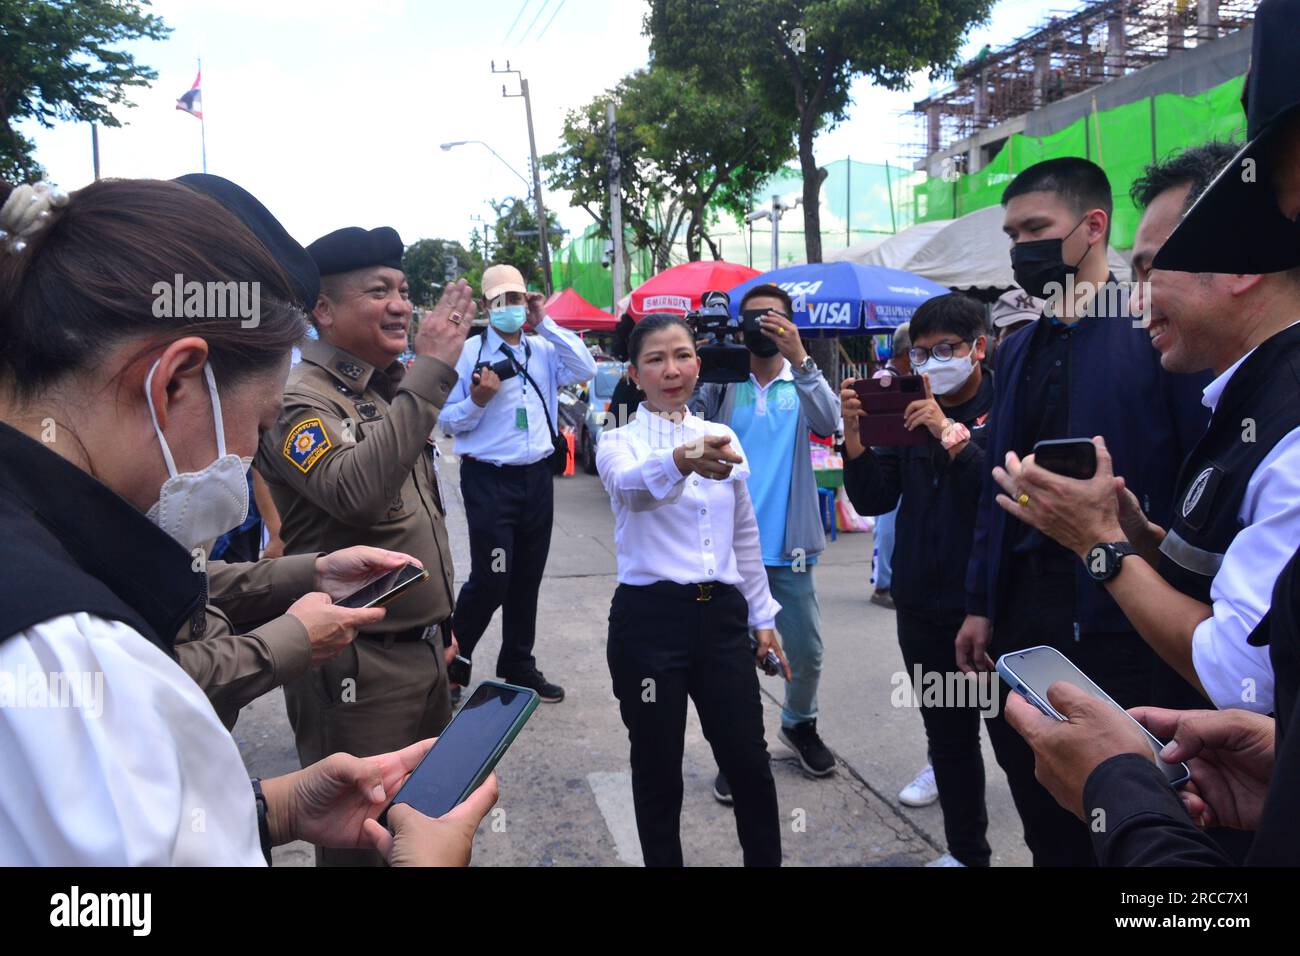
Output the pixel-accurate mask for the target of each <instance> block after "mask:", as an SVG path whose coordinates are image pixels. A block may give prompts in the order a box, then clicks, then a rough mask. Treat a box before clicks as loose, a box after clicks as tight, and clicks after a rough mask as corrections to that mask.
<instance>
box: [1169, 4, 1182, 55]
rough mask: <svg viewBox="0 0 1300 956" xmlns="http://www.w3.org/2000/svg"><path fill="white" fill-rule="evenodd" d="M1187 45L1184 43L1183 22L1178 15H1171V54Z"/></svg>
mask: <svg viewBox="0 0 1300 956" xmlns="http://www.w3.org/2000/svg"><path fill="white" fill-rule="evenodd" d="M1185 46H1186V44H1185V43H1184V42H1183V20H1182V17H1180V16H1179V15H1178V14H1176V13H1171V14H1170V15H1169V41H1168V47H1169V52H1170V53H1171V54H1172V53H1174V52H1176V51H1178V50H1181V49H1183V48H1184V47H1185Z"/></svg>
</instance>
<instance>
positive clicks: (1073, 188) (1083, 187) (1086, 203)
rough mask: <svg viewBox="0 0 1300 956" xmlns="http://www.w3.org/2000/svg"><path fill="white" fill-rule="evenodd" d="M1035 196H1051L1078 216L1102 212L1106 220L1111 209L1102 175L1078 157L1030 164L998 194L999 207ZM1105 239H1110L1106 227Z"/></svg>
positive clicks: (1059, 158)
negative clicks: (1040, 194) (1059, 200)
mask: <svg viewBox="0 0 1300 956" xmlns="http://www.w3.org/2000/svg"><path fill="white" fill-rule="evenodd" d="M1039 192H1044V193H1055V194H1056V195H1057V196H1059V197H1060V198H1061V201H1062V202H1064V203H1065V204H1066V205H1067V206H1069V207H1070V208H1071V209H1072V210H1074V211H1075V212H1076V213H1077V214H1078V215H1080V216H1082V215H1083V214H1084V213H1086V212H1087V211H1088V210H1089V209H1104V210H1105V211H1106V216H1107V218H1109V217H1110V216H1111V214H1112V213H1113V211H1114V208H1115V200H1114V197H1113V196H1112V195H1111V191H1110V180H1109V179H1107V178H1106V173H1105V171H1104V170H1103V169H1102V168H1101V167H1100V166H1098V165H1097V164H1096V163H1093V162H1089V161H1088V160H1086V159H1080V158H1079V157H1078V156H1059V157H1057V158H1056V159H1046V160H1043V162H1041V163H1034V165H1032V166H1030V167H1029V168H1028V169H1026V170H1024V171H1023V172H1021V173H1020V174H1019V175H1018V176H1016V178H1015V179H1013V180H1011V183H1010V184H1009V185H1008V186H1007V188H1006V189H1005V190H1004V191H1003V193H1002V205H1004V206H1005V205H1006V204H1007V203H1009V202H1010V201H1011V200H1013V199H1015V198H1016V197H1017V196H1023V195H1025V194H1026V193H1039ZM1106 236H1107V238H1108V239H1109V238H1110V225H1109V223H1107V226H1106Z"/></svg>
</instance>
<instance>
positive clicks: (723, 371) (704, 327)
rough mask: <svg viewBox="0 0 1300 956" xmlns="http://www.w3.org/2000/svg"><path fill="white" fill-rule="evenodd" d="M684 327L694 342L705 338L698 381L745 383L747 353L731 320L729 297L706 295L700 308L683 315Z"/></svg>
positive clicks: (735, 321) (737, 323)
mask: <svg viewBox="0 0 1300 956" xmlns="http://www.w3.org/2000/svg"><path fill="white" fill-rule="evenodd" d="M686 324H687V325H689V326H690V327H691V332H692V334H693V335H694V336H695V339H696V341H699V340H700V339H702V338H709V339H710V342H709V344H707V345H701V346H700V350H699V351H700V359H701V363H700V381H701V382H710V383H713V384H719V385H725V384H728V383H731V382H746V381H749V354H750V353H749V349H747V348H745V346H744V345H743V344H741V339H742V336H743V330H742V329H741V323H740V320H739V319H733V318H732V317H731V297H730V296H728V295H727V293H725V292H712V291H710V292H706V293H704V295H703V296H702V297H701V298H700V308H699V309H698V310H697V311H695V312H688V313H687V314H686Z"/></svg>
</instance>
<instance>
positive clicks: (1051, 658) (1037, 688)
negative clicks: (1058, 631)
mask: <svg viewBox="0 0 1300 956" xmlns="http://www.w3.org/2000/svg"><path fill="white" fill-rule="evenodd" d="M998 672H999V673H1000V674H1002V676H1003V679H1006V676H1007V673H1010V675H1011V676H1012V677H1013V678H1015V680H1016V681H1019V683H1020V684H1022V685H1024V686H1025V687H1026V688H1028V689H1029V690H1030V691H1032V692H1033V693H1034V694H1035V695H1037V697H1038V698H1039V700H1040V701H1041V702H1042V703H1043V704H1044V705H1045V706H1046V707H1047V709H1048V710H1049V711H1051V713H1050V714H1049V716H1052V717H1055V718H1057V719H1058V720H1062V719H1064V718H1062V717H1061V715H1060V714H1058V713H1056V711H1055V710H1054V709H1052V706H1051V704H1050V703H1049V702H1048V700H1047V689H1048V688H1049V687H1051V686H1052V684H1054V683H1055V682H1056V681H1058V680H1063V681H1066V682H1067V683H1070V684H1073V685H1074V686H1075V687H1078V688H1079V689H1080V690H1083V691H1085V692H1086V693H1088V694H1091V695H1092V696H1093V697H1096V698H1097V699H1098V700H1104V701H1105V702H1106V703H1108V704H1110V705H1111V706H1112V707H1114V708H1115V709H1117V710H1119V711H1120V712H1121V713H1123V714H1124V716H1125V717H1128V719H1129V720H1133V718H1132V717H1131V716H1130V715H1129V713H1128V712H1127V711H1125V710H1124V708H1122V707H1120V706H1119V704H1117V703H1115V701H1114V700H1113V699H1112V698H1111V697H1110V695H1109V694H1107V693H1106V692H1105V691H1104V690H1102V689H1101V688H1100V687H1098V686H1097V685H1096V684H1094V683H1093V682H1092V681H1091V680H1090V679H1089V678H1088V675H1087V674H1085V673H1084V672H1083V671H1081V670H1079V668H1077V667H1075V666H1074V664H1073V663H1072V662H1071V661H1070V659H1069V658H1067V657H1066V656H1065V655H1064V654H1062V653H1061V652H1060V651H1058V650H1056V648H1054V647H1031V648H1029V649H1028V650H1024V651H1016V652H1015V653H1012V654H1004V655H1003V656H1002V657H1000V658H998ZM1008 683H1009V684H1011V687H1012V689H1013V690H1018V689H1019V688H1018V687H1017V686H1016V683H1015V682H1014V681H1008ZM1031 701H1032V698H1031ZM1035 703H1037V702H1035ZM1133 723H1134V724H1137V726H1138V727H1139V728H1141V730H1142V733H1143V734H1144V735H1145V736H1146V738H1147V740H1148V741H1149V742H1150V744H1151V752H1152V754H1154V755H1155V758H1156V766H1157V767H1159V768H1160V770H1161V772H1163V773H1164V775H1165V779H1166V780H1168V781H1169V783H1170V785H1171V786H1173V785H1175V784H1179V783H1182V782H1183V781H1184V780H1186V779H1187V777H1188V770H1187V765H1186V764H1181V763H1166V762H1165V761H1163V760H1161V759H1160V751H1161V750H1163V749H1164V746H1165V745H1164V744H1163V743H1161V742H1160V741H1159V740H1157V739H1156V738H1155V737H1153V736H1152V735H1151V733H1150V731H1148V730H1147V729H1146V728H1145V727H1143V726H1142V725H1141V724H1139V723H1138V722H1137V721H1136V720H1133Z"/></svg>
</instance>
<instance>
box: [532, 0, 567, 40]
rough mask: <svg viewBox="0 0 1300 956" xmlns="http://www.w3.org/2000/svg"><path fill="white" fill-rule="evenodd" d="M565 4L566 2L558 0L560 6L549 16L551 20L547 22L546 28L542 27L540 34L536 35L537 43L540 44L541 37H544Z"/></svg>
mask: <svg viewBox="0 0 1300 956" xmlns="http://www.w3.org/2000/svg"><path fill="white" fill-rule="evenodd" d="M565 2H566V0H560V5H559V6H558V7H556V8H555V12H554V13H552V14H551V19H549V20H547V21H546V26H544V27H542V32H541V33H539V34H538V35H537V42H538V43H541V42H542V37H544V36H546V31H547V30H549V29H550V28H551V24H552V23H554V22H555V18H556V17H558V16H559V15H560V11H561V10H563V9H564V4H565Z"/></svg>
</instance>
